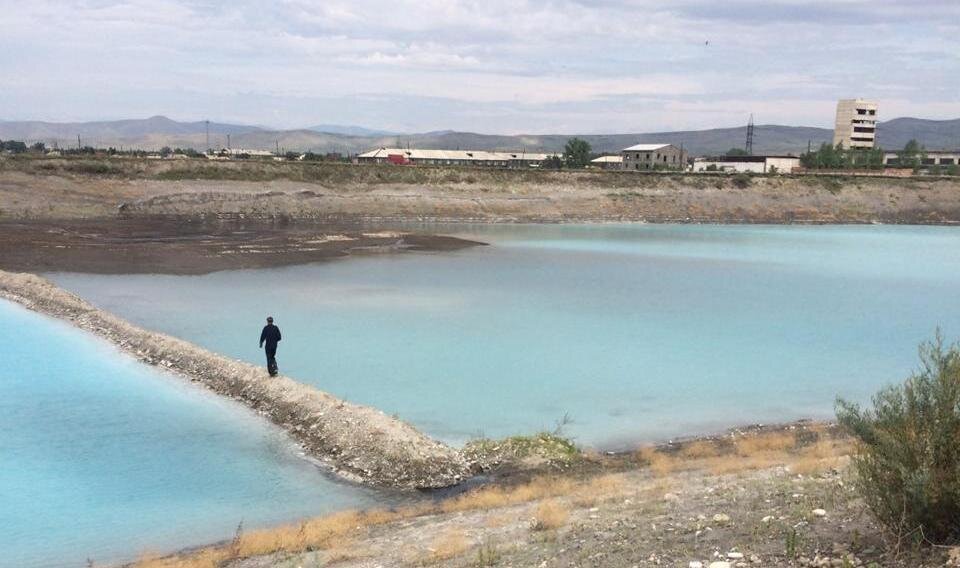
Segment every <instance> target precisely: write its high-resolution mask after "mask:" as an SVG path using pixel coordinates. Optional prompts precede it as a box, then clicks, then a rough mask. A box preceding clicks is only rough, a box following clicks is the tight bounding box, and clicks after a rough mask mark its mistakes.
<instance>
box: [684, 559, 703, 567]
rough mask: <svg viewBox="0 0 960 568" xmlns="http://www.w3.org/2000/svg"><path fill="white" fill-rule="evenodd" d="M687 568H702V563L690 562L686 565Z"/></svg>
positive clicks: (697, 561)
mask: <svg viewBox="0 0 960 568" xmlns="http://www.w3.org/2000/svg"><path fill="white" fill-rule="evenodd" d="M687 568H703V562H700V561H699V560H691V561H690V563H689V564H687Z"/></svg>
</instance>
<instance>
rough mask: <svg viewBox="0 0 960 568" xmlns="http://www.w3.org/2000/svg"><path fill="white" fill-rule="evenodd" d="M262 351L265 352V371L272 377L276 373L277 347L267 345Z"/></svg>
mask: <svg viewBox="0 0 960 568" xmlns="http://www.w3.org/2000/svg"><path fill="white" fill-rule="evenodd" d="M264 351H266V352H267V372H268V373H270V376H271V377H272V376H274V375H276V374H277V347H276V346H273V347H270V346H269V345H267V347H266V348H265V349H264Z"/></svg>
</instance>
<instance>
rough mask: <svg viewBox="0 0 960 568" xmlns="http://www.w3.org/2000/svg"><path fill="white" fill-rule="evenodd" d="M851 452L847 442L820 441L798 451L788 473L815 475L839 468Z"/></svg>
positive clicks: (851, 447)
mask: <svg viewBox="0 0 960 568" xmlns="http://www.w3.org/2000/svg"><path fill="white" fill-rule="evenodd" d="M852 451H853V446H852V445H851V443H850V442H849V441H847V440H841V441H838V440H821V441H819V442H817V443H815V444H812V445H810V446H807V447H806V448H803V449H802V450H800V454H799V456H798V457H797V459H796V460H795V461H794V462H793V463H791V464H790V471H792V472H793V473H799V474H802V475H816V474H818V473H823V472H824V471H827V470H829V469H834V468H838V467H840V466H841V465H842V464H843V462H844V461H845V460H846V459H847V456H849V455H850V453H851V452H852Z"/></svg>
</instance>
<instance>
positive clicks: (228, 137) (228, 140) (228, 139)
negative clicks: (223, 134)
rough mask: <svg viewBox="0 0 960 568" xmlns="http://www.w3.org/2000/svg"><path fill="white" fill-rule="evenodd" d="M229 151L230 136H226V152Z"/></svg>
mask: <svg viewBox="0 0 960 568" xmlns="http://www.w3.org/2000/svg"><path fill="white" fill-rule="evenodd" d="M229 149H230V135H229V134H227V150H229Z"/></svg>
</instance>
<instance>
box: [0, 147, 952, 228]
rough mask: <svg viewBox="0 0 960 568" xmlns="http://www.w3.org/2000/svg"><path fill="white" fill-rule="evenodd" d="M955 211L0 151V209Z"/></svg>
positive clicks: (1, 215) (651, 182)
mask: <svg viewBox="0 0 960 568" xmlns="http://www.w3.org/2000/svg"><path fill="white" fill-rule="evenodd" d="M155 215H173V216H177V217H180V218H202V219H209V218H211V217H212V218H233V219H251V218H254V219H274V220H276V219H279V220H290V219H312V220H322V221H326V222H340V221H356V220H381V219H390V220H398V219H402V220H471V221H484V222H493V221H529V222H563V221H648V222H719V223H871V222H883V223H918V224H952V223H958V222H960V179H956V178H908V179H903V178H882V177H835V176H834V177H825V176H789V175H788V176H731V175H710V174H684V175H681V174H659V173H652V174H643V173H635V172H603V171H583V172H568V171H564V172H549V171H526V170H519V171H512V170H484V169H467V168H442V167H397V166H352V165H342V164H303V163H274V162H247V163H244V162H226V163H209V162H205V161H202V160H175V161H160V160H134V159H99V160H40V159H38V160H30V159H24V160H14V159H6V160H2V161H0V219H27V218H33V219H77V218H93V217H96V218H110V217H116V216H123V217H141V216H155Z"/></svg>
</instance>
